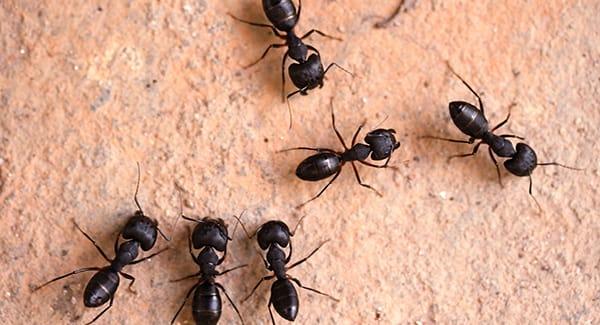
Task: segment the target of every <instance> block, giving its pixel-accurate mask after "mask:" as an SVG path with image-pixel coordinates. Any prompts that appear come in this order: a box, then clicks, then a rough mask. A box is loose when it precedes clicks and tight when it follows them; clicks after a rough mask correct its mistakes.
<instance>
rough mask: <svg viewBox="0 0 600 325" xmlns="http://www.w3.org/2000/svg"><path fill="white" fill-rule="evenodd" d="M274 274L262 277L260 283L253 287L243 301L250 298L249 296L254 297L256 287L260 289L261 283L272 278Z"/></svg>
mask: <svg viewBox="0 0 600 325" xmlns="http://www.w3.org/2000/svg"><path fill="white" fill-rule="evenodd" d="M274 277H275V276H274V275H269V276H265V277H263V278H262V279H260V281H258V283H257V284H256V285H255V286H254V289H252V291H250V294H249V295H247V296H246V298H244V300H242V302H244V301H246V300H248V298H250V297H252V295H253V294H254V291H256V289H258V287H259V286H260V284H261V283H263V282H264V281H266V280H271V279H272V278H274Z"/></svg>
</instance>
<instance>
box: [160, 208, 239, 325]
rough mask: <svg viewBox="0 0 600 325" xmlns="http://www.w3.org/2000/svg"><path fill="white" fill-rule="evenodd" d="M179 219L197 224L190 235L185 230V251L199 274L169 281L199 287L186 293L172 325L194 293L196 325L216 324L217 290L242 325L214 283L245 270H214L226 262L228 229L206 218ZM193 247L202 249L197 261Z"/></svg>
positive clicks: (219, 311) (217, 316)
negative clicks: (226, 275) (221, 277)
mask: <svg viewBox="0 0 600 325" xmlns="http://www.w3.org/2000/svg"><path fill="white" fill-rule="evenodd" d="M181 216H182V218H184V219H186V220H188V221H193V222H195V223H197V225H196V227H195V228H194V231H193V233H189V228H188V247H189V251H190V255H191V256H192V260H193V261H194V262H195V263H196V264H197V265H198V266H199V267H200V271H199V272H198V273H195V274H192V275H189V276H186V277H183V278H181V279H177V280H173V281H172V282H178V281H182V280H186V279H191V278H198V283H196V284H195V285H194V286H193V287H191V288H190V290H189V291H188V293H187V295H186V296H185V299H184V300H183V303H182V304H181V306H180V307H179V309H178V310H177V313H175V316H173V319H172V320H171V324H173V323H174V322H175V319H177V316H178V315H179V313H180V312H181V310H182V309H183V307H184V306H185V303H186V301H187V300H188V298H189V297H190V295H191V294H192V292H194V299H193V302H192V310H193V316H194V320H195V321H196V324H217V322H218V321H219V318H221V310H222V303H221V296H220V294H219V289H220V290H221V291H223V293H224V294H225V297H227V300H229V303H231V305H232V306H233V309H234V310H235V312H236V313H237V314H238V316H239V318H240V321H241V322H242V324H244V320H243V319H242V315H241V314H240V312H239V310H238V308H237V306H236V305H235V304H234V302H233V300H232V299H231V298H230V297H229V295H228V294H227V291H225V288H224V287H223V286H222V285H221V284H220V283H218V282H216V281H215V278H216V277H217V276H219V275H223V274H226V273H228V272H230V271H233V270H237V269H239V268H242V267H245V266H247V265H246V264H244V265H240V266H236V267H234V268H231V269H228V270H225V271H223V272H219V271H217V270H216V269H215V268H216V267H217V266H219V265H220V264H221V263H223V261H224V260H225V255H226V254H227V241H230V240H231V238H230V237H229V235H228V234H227V226H226V225H225V222H224V221H223V220H222V219H220V218H217V219H213V218H208V217H205V218H203V219H202V220H196V219H192V218H188V217H186V216H184V215H181ZM192 246H193V248H194V249H201V251H200V253H198V256H197V257H196V256H194V252H193V250H192ZM215 250H216V251H218V252H221V253H223V256H222V257H221V258H219V257H218V256H217V253H216V252H215Z"/></svg>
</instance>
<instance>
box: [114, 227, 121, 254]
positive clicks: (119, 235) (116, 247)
mask: <svg viewBox="0 0 600 325" xmlns="http://www.w3.org/2000/svg"><path fill="white" fill-rule="evenodd" d="M120 237H121V232H120V231H119V233H118V234H117V239H116V240H115V256H117V252H118V251H119V239H120Z"/></svg>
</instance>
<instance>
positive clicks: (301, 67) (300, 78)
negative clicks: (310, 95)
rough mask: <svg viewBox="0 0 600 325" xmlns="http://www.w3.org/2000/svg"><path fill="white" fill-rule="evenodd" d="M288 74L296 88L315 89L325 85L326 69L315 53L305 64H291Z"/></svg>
mask: <svg viewBox="0 0 600 325" xmlns="http://www.w3.org/2000/svg"><path fill="white" fill-rule="evenodd" d="M288 74H289V75H290V79H292V83H294V85H295V86H296V88H298V89H313V88H316V87H318V86H322V85H323V76H324V75H325V69H323V64H322V63H321V57H320V56H319V55H318V54H316V53H313V54H311V55H310V56H309V57H308V59H307V60H306V61H305V62H301V63H292V64H290V66H289V68H288Z"/></svg>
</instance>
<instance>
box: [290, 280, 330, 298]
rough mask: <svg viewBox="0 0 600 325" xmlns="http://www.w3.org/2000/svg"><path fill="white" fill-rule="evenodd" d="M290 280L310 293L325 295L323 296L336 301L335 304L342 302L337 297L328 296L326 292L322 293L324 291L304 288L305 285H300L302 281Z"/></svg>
mask: <svg viewBox="0 0 600 325" xmlns="http://www.w3.org/2000/svg"><path fill="white" fill-rule="evenodd" d="M290 279H291V280H292V281H294V282H296V284H297V285H298V286H299V287H300V288H302V289H305V290H309V291H312V292H314V293H318V294H320V295H323V296H325V297H328V298H330V299H332V300H334V301H335V302H340V300H339V299H338V298H335V297H333V296H331V295H329V294H326V293H324V292H322V291H319V290H317V289H313V288H309V287H305V286H303V285H302V283H300V280H298V279H296V278H290Z"/></svg>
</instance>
